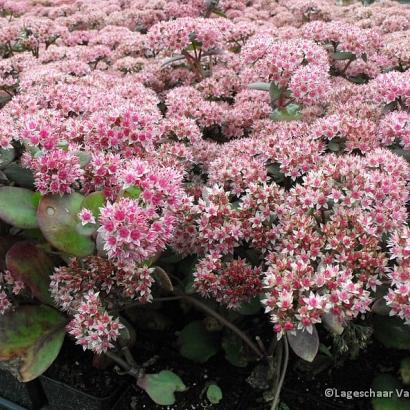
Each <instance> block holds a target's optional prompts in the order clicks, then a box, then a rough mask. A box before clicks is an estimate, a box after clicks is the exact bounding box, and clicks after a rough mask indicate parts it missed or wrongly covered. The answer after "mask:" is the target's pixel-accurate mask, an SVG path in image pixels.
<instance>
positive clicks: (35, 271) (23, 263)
mask: <svg viewBox="0 0 410 410" xmlns="http://www.w3.org/2000/svg"><path fill="white" fill-rule="evenodd" d="M6 267H7V269H8V270H9V271H10V272H11V273H12V274H13V276H14V277H15V278H16V279H19V280H21V281H23V282H24V284H25V285H26V286H27V287H28V288H29V289H30V291H31V293H32V294H33V296H35V297H36V298H37V299H38V300H40V301H41V302H43V303H48V304H51V303H53V301H52V298H51V296H50V293H49V290H48V289H49V285H50V274H51V273H52V272H53V270H54V264H53V261H52V260H51V258H50V257H49V256H48V255H47V254H46V253H45V252H44V251H42V250H41V249H40V248H38V247H36V246H34V245H33V244H32V243H30V242H26V241H24V242H17V243H16V244H14V245H13V246H12V247H11V248H10V249H9V251H8V252H7V254H6Z"/></svg>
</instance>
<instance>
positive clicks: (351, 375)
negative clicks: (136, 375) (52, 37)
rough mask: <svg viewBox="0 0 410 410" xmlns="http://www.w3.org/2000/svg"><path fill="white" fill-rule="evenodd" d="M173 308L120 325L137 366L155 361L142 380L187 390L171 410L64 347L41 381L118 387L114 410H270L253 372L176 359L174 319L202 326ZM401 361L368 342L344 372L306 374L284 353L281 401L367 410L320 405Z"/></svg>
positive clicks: (351, 405) (365, 409) (342, 403)
mask: <svg viewBox="0 0 410 410" xmlns="http://www.w3.org/2000/svg"><path fill="white" fill-rule="evenodd" d="M171 305H174V306H171ZM177 306H178V304H175V303H170V304H169V308H168V306H167V310H166V314H167V315H166V316H164V315H163V313H162V312H163V310H161V313H160V312H159V311H158V312H157V315H159V316H158V317H154V318H153V317H151V316H150V314H152V311H146V312H145V311H143V312H134V313H133V314H130V315H129V316H128V317H127V319H128V320H129V321H131V322H134V323H136V325H135V326H136V328H137V342H136V346H135V347H134V349H133V354H134V357H135V359H136V360H137V362H138V363H143V362H145V361H147V360H149V359H151V358H152V357H153V356H158V357H159V359H158V360H157V361H156V362H155V363H154V364H153V365H152V366H150V367H149V368H148V369H147V372H148V373H157V372H159V371H161V370H172V371H174V372H175V373H176V374H178V375H179V376H180V377H181V379H182V380H183V382H184V383H185V385H186V386H187V388H188V389H187V390H186V391H185V392H182V393H176V404H175V405H173V406H169V407H168V408H167V407H163V406H157V405H155V404H154V403H153V402H152V401H151V399H150V398H149V397H148V395H147V394H146V393H145V392H144V391H142V390H141V389H139V388H138V387H137V386H136V385H135V380H134V379H131V378H128V377H126V376H118V375H117V374H116V373H115V372H114V371H113V370H101V369H95V368H94V367H93V366H92V360H93V357H92V354H90V353H89V352H83V351H82V349H81V348H80V347H78V346H75V345H74V344H73V342H72V341H68V342H67V343H65V345H64V347H63V349H62V352H61V354H60V355H59V357H58V359H57V360H56V361H55V363H54V364H53V365H52V366H51V367H50V369H49V370H48V371H47V372H46V375H47V376H48V377H50V378H53V379H56V380H59V381H62V382H64V383H66V384H68V385H70V386H72V387H74V388H76V389H79V390H81V391H83V392H86V393H88V394H91V395H93V396H97V397H106V396H107V395H109V394H110V393H111V392H113V391H114V390H115V389H116V388H117V387H118V386H119V385H121V384H123V388H124V390H125V389H128V390H127V392H126V394H125V395H123V396H122V398H120V400H119V401H118V402H117V404H116V405H115V407H114V409H113V410H164V409H166V410H167V409H168V410H200V409H216V410H269V409H270V406H269V404H266V402H264V400H263V391H258V390H255V389H254V388H252V387H251V386H250V385H249V384H248V383H247V381H246V379H247V378H248V377H249V375H250V373H251V371H252V368H253V367H254V366H255V364H251V365H250V366H249V367H247V368H239V367H235V366H233V365H231V364H230V363H229V362H228V361H227V360H226V359H225V357H224V353H223V352H220V353H219V354H218V355H216V356H214V357H213V358H211V359H210V360H209V361H208V362H206V363H205V364H196V363H194V362H192V361H190V360H188V359H184V358H183V357H181V356H180V354H179V352H178V346H177V342H176V341H177V333H178V330H180V329H181V327H182V325H181V317H182V316H181V315H182V314H184V315H185V316H184V321H186V320H187V322H188V321H189V320H195V319H203V316H202V315H201V314H200V313H199V314H198V312H188V313H187V312H181V311H180V307H177ZM148 312H151V313H148ZM187 322H186V323H187ZM248 325H249V326H248V329H247V332H248V333H250V332H251V330H250V329H252V330H254V331H258V332H260V331H261V328H262V327H263V328H265V329H266V324H264V323H256V322H255V321H253V322H250V323H248ZM255 329H256V330H255ZM269 337H271V335H269ZM407 355H408V352H407V353H406V351H396V350H391V349H387V348H385V347H384V346H383V345H381V344H380V343H378V342H377V341H375V340H373V342H372V343H370V344H369V346H368V347H367V349H366V350H365V351H362V352H361V354H360V355H359V357H358V359H356V360H346V361H345V362H344V364H343V366H340V367H334V366H328V367H327V368H325V369H324V370H322V371H319V367H320V363H317V362H316V363H314V364H313V366H309V365H307V364H306V362H303V361H302V360H298V359H297V358H296V357H295V355H294V354H292V353H291V359H290V362H289V368H288V373H287V376H286V380H285V385H284V388H283V392H282V396H281V398H282V401H283V402H284V403H286V405H287V406H288V408H289V409H290V410H342V409H343V410H371V408H372V406H371V400H369V399H353V400H346V399H344V400H343V399H336V398H326V397H324V391H325V389H326V388H336V389H338V390H339V391H340V390H349V391H351V390H353V391H356V390H369V389H370V387H371V385H372V382H373V379H374V377H375V376H376V375H377V374H379V373H383V372H388V373H391V374H393V375H397V369H398V368H399V363H400V361H401V359H402V358H403V357H405V356H407ZM210 382H215V383H217V384H218V386H219V387H220V388H221V390H222V392H223V396H224V397H223V399H222V401H221V403H220V404H218V405H212V404H211V403H210V402H209V401H208V399H207V398H206V394H205V391H206V388H207V386H208V384H209V383H210ZM284 409H286V408H284Z"/></svg>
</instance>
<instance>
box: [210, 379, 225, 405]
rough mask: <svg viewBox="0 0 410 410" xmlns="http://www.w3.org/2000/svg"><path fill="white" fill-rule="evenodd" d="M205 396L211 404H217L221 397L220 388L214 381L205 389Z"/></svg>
mask: <svg viewBox="0 0 410 410" xmlns="http://www.w3.org/2000/svg"><path fill="white" fill-rule="evenodd" d="M206 397H207V399H208V400H209V401H210V402H211V403H212V404H218V403H219V402H220V401H221V400H222V397H223V395H222V390H221V388H220V387H219V386H218V385H217V384H215V383H212V384H210V385H209V386H208V389H207V390H206Z"/></svg>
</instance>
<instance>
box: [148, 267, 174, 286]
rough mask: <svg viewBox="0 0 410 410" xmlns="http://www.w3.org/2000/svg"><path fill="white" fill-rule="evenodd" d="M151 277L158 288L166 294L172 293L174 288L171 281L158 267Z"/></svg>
mask: <svg viewBox="0 0 410 410" xmlns="http://www.w3.org/2000/svg"><path fill="white" fill-rule="evenodd" d="M152 276H153V277H154V279H155V282H156V283H157V284H158V286H159V287H160V288H161V289H163V290H165V291H166V292H172V291H173V290H174V287H173V286H172V282H171V279H170V278H169V276H168V274H167V272H165V271H164V269H162V268H161V267H160V266H156V267H155V270H154V272H153V273H152Z"/></svg>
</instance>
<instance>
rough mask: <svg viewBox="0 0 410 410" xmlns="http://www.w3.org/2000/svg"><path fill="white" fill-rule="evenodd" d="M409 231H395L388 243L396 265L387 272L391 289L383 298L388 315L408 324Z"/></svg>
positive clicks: (406, 229)
mask: <svg viewBox="0 0 410 410" xmlns="http://www.w3.org/2000/svg"><path fill="white" fill-rule="evenodd" d="M409 244H410V231H409V228H407V227H405V228H403V229H402V230H400V231H396V232H395V233H394V234H393V235H392V237H391V238H390V241H389V246H390V248H391V254H392V256H391V257H392V259H396V261H397V265H395V266H394V268H393V269H392V270H389V272H388V273H387V276H388V277H389V279H390V280H391V288H390V289H389V291H388V293H387V295H386V296H385V299H386V304H387V305H388V306H389V308H390V315H397V316H399V317H400V318H401V319H403V320H404V321H405V322H406V323H407V324H410V247H409Z"/></svg>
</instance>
